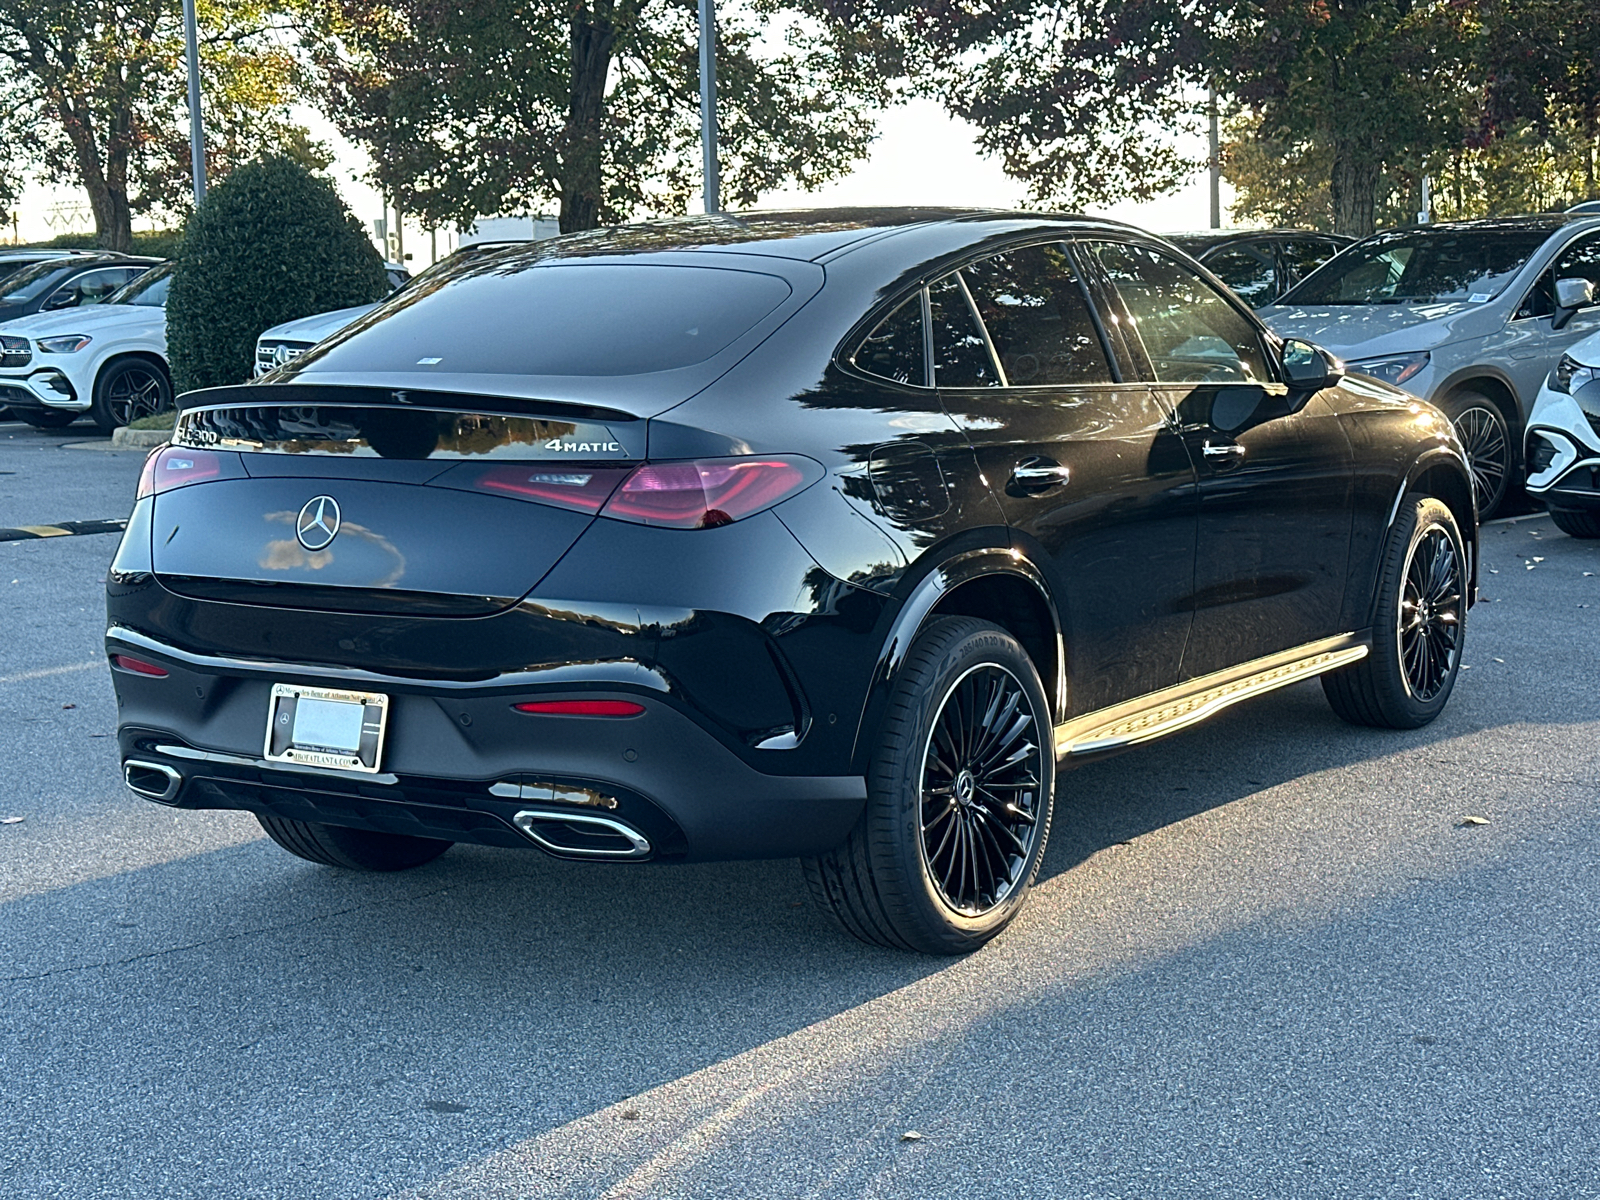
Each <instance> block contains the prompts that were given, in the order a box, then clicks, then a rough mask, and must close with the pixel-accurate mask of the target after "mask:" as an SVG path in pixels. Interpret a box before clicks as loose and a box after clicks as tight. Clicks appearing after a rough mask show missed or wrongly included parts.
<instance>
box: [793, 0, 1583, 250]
mask: <svg viewBox="0 0 1600 1200" xmlns="http://www.w3.org/2000/svg"><path fill="white" fill-rule="evenodd" d="M811 2H812V3H813V4H814V6H815V7H816V9H817V11H818V12H819V13H826V14H829V15H831V16H832V18H833V19H836V20H838V21H840V22H842V23H843V24H844V25H845V26H846V27H848V28H851V29H853V30H857V31H860V32H861V33H862V35H863V36H868V37H873V36H879V35H881V36H883V37H886V38H888V39H889V40H890V41H892V42H893V43H894V44H895V45H896V46H897V47H898V50H899V53H900V54H901V56H902V57H903V58H904V59H905V60H906V61H907V62H908V63H909V64H910V65H911V69H912V73H913V77H914V78H915V79H916V80H917V81H918V82H919V85H920V86H921V87H922V88H924V89H925V90H927V91H928V92H930V93H931V94H933V95H936V96H938V97H939V98H940V99H941V100H942V101H943V102H944V104H945V105H946V107H947V108H948V109H949V110H950V112H952V113H953V114H954V115H956V116H959V117H962V118H965V119H966V120H969V121H971V122H973V123H974V124H975V125H977V126H978V130H979V135H978V140H979V144H980V145H981V146H982V147H983V148H984V149H986V150H989V151H991V152H994V153H998V154H1000V155H1001V156H1002V159H1003V161H1004V162H1005V165H1006V169H1007V171H1008V172H1009V173H1010V174H1012V175H1013V176H1014V177H1016V178H1018V179H1020V180H1022V181H1023V182H1024V183H1025V184H1026V185H1027V187H1028V190H1029V192H1030V194H1031V196H1032V198H1033V199H1034V200H1035V201H1037V202H1039V203H1041V204H1066V205H1074V206H1081V205H1086V204H1097V203H1108V202H1111V201H1114V200H1118V199H1121V198H1124V197H1134V198H1138V199H1144V198H1148V197H1149V196H1151V195H1155V194H1159V193H1161V192H1164V191H1170V190H1172V189H1173V188H1174V187H1176V186H1177V185H1178V184H1179V183H1180V182H1181V181H1182V180H1184V179H1186V178H1188V177H1190V176H1191V175H1192V173H1193V172H1194V171H1195V170H1197V169H1199V167H1200V166H1201V164H1200V163H1198V162H1193V161H1187V160H1185V159H1184V158H1182V157H1181V156H1180V155H1178V154H1177V153H1176V152H1175V151H1174V150H1173V149H1172V144H1171V137H1172V133H1173V132H1174V131H1177V130H1183V129H1193V128H1195V126H1196V124H1197V118H1198V114H1199V111H1200V107H1201V104H1202V102H1203V98H1204V96H1205V93H1206V91H1207V89H1208V88H1215V89H1216V91H1217V92H1218V93H1219V94H1220V95H1221V96H1222V97H1223V98H1224V100H1230V101H1232V102H1233V103H1235V104H1236V105H1238V106H1240V107H1242V108H1244V109H1246V110H1248V111H1249V112H1251V113H1252V114H1253V115H1254V116H1255V117H1256V118H1257V120H1258V122H1259V125H1260V128H1261V130H1262V135H1263V137H1264V138H1265V139H1266V140H1267V141H1268V142H1271V143H1274V144H1282V145H1288V146H1308V147H1309V146H1315V147H1320V148H1321V150H1322V151H1325V152H1326V158H1325V161H1324V166H1325V170H1326V172H1327V174H1326V178H1327V185H1328V189H1329V195H1330V199H1331V204H1332V224H1333V226H1334V227H1335V228H1336V229H1338V230H1340V231H1342V232H1346V233H1352V234H1363V233H1367V232H1370V230H1371V229H1372V227H1373V223H1374V219H1375V215H1376V209H1377V204H1378V190H1379V186H1380V183H1381V181H1382V179H1383V176H1384V174H1385V172H1386V171H1387V172H1390V173H1397V172H1400V171H1402V170H1413V169H1414V168H1415V166H1416V165H1417V164H1418V163H1419V162H1420V161H1421V160H1422V159H1423V158H1425V157H1426V156H1427V155H1428V154H1431V153H1433V152H1434V151H1436V150H1438V149H1439V148H1441V147H1448V146H1453V145H1458V144H1460V142H1461V140H1462V138H1463V136H1464V134H1465V131H1466V130H1467V128H1469V127H1470V125H1471V123H1472V110H1473V106H1474V103H1475V101H1476V100H1477V98H1478V95H1479V93H1476V92H1475V91H1474V82H1473V73H1472V71H1471V70H1470V69H1469V68H1470V66H1471V63H1472V61H1473V56H1474V53H1475V44H1474V42H1473V37H1474V35H1475V28H1474V26H1473V25H1472V24H1471V22H1470V21H1469V19H1468V18H1469V16H1470V12H1469V10H1470V9H1472V7H1473V4H1471V3H1469V2H1468V0H966V2H964V3H960V4H937V5H930V4H927V3H924V2H921V0H811ZM1507 2H1509V0H1507ZM1529 2H1531V0H1529ZM1549 2H1550V3H1551V4H1560V3H1563V2H1567V0H1549ZM1583 2H1584V3H1592V2H1594V0H1583Z"/></svg>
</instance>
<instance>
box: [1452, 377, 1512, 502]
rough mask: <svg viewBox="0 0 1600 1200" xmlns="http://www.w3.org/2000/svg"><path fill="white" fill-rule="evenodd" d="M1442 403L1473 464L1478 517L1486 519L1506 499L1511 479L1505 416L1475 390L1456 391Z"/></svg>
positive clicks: (1473, 487)
mask: <svg viewBox="0 0 1600 1200" xmlns="http://www.w3.org/2000/svg"><path fill="white" fill-rule="evenodd" d="M1444 407H1445V411H1446V412H1447V413H1449V414H1450V421H1451V423H1452V424H1453V425H1455V427H1456V436H1458V437H1459V438H1460V439H1461V445H1462V448H1463V449H1465V450H1466V452H1467V462H1468V463H1469V464H1470V465H1471V467H1472V490H1473V492H1474V493H1476V495H1477V500H1478V520H1479V521H1480V522H1481V521H1487V520H1488V519H1489V518H1490V517H1492V516H1493V515H1494V513H1495V511H1496V510H1497V509H1498V508H1499V507H1500V504H1501V502H1502V501H1503V500H1504V499H1505V496H1506V491H1507V488H1508V486H1509V484H1510V482H1511V466H1512V462H1511V436H1510V434H1509V432H1508V431H1507V429H1506V419H1505V416H1504V414H1502V413H1501V411H1500V409H1499V408H1498V407H1496V405H1495V403H1494V401H1493V400H1490V399H1489V398H1488V397H1487V396H1483V395H1480V394H1478V393H1477V392H1461V393H1458V394H1457V395H1455V396H1453V397H1451V399H1450V400H1449V401H1448V402H1447V403H1446V404H1445V406H1444Z"/></svg>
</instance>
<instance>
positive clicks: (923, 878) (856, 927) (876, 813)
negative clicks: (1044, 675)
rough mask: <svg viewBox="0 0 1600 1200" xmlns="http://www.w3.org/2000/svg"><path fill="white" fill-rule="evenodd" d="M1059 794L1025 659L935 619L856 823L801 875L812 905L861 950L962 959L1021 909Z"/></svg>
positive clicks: (975, 630) (1005, 636)
mask: <svg viewBox="0 0 1600 1200" xmlns="http://www.w3.org/2000/svg"><path fill="white" fill-rule="evenodd" d="M980 739H987V740H980ZM951 760H955V761H951ZM974 767H975V768H976V770H974V769H973V768H974ZM946 780H948V781H949V782H948V783H946V782H944V781H946ZM1030 785H1031V786H1030ZM1054 789H1055V752H1054V737H1053V729H1052V724H1051V719H1050V706H1049V703H1048V701H1047V700H1046V699H1045V693H1044V688H1043V687H1042V686H1041V685H1040V683H1039V675H1038V672H1037V671H1035V670H1034V666H1033V663H1032V661H1031V660H1030V659H1029V658H1028V655H1027V652H1026V651H1024V650H1023V648H1022V647H1021V646H1020V645H1019V644H1018V643H1017V641H1016V639H1015V638H1013V637H1012V636H1011V635H1010V634H1009V633H1007V632H1006V631H1005V630H1004V629H1001V628H1000V627H999V626H998V625H993V624H990V623H989V622H987V621H979V620H976V619H974V618H971V617H943V618H939V619H937V620H935V621H934V622H932V623H931V624H930V625H929V626H928V628H927V629H926V630H925V631H924V632H923V633H922V634H921V635H920V636H919V637H918V638H917V639H916V641H914V642H913V643H912V644H911V649H910V651H909V652H908V654H907V655H906V660H905V665H904V666H903V667H902V669H901V673H900V679H899V680H898V682H896V684H895V685H894V690H893V692H892V693H891V694H890V696H889V701H888V706H887V709H886V712H885V715H884V718H883V722H882V724H881V725H880V727H879V728H878V731H877V735H876V741H875V744H874V748H873V753H872V761H871V766H870V769H869V770H868V773H867V806H866V810H865V811H864V812H863V813H862V816H861V820H860V821H859V822H858V823H857V825H856V827H855V829H854V830H852V831H851V833H850V836H849V837H848V838H847V839H846V840H845V842H844V844H843V845H842V846H840V847H838V848H837V849H836V850H833V851H830V852H829V853H827V854H824V855H821V856H820V857H817V858H812V859H807V860H805V861H804V862H803V864H802V865H803V867H804V870H805V876H806V882H807V884H808V885H809V887H810V889H811V895H812V898H813V899H814V900H815V901H816V903H817V906H818V907H819V908H821V909H822V910H823V912H825V913H827V914H828V915H829V916H830V917H832V918H833V919H834V920H835V921H836V922H838V924H839V925H840V926H841V927H842V928H843V929H844V930H845V931H846V932H848V933H850V934H853V935H854V936H855V937H858V938H860V939H861V940H862V941H864V942H871V943H873V944H876V945H880V946H889V947H897V948H900V949H905V950H917V951H921V952H922V953H925V954H967V953H970V952H971V951H973V950H976V949H978V948H979V947H980V946H982V945H983V944H984V943H985V942H987V941H988V940H989V939H990V938H992V937H994V936H995V934H997V933H999V932H1000V931H1001V930H1002V929H1004V928H1005V927H1006V925H1007V924H1009V923H1010V922H1011V920H1012V919H1013V918H1014V917H1015V916H1016V915H1017V913H1018V912H1019V911H1020V910H1021V908H1022V905H1023V901H1024V900H1025V898H1026V895H1027V891H1028V888H1029V887H1030V886H1031V885H1032V883H1033V880H1034V877H1035V876H1036V875H1037V874H1038V871H1039V862H1040V860H1041V859H1042V858H1043V857H1044V848H1045V843H1046V842H1047V841H1048V840H1049V837H1050V816H1051V809H1052V804H1053V800H1054ZM1006 796H1009V797H1011V800H1010V802H1009V803H1005V802H1004V801H1003V799H1002V798H1003V797H1006Z"/></svg>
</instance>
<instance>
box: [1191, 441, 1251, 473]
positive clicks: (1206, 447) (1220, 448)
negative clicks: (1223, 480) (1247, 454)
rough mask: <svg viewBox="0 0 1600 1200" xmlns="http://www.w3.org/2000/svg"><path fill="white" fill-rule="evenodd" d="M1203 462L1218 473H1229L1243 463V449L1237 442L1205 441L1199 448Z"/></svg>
mask: <svg viewBox="0 0 1600 1200" xmlns="http://www.w3.org/2000/svg"><path fill="white" fill-rule="evenodd" d="M1200 453H1201V454H1203V455H1204V456H1205V460H1206V461H1207V462H1208V463H1210V464H1211V465H1212V466H1213V467H1215V468H1216V469H1217V470H1219V471H1229V470H1232V469H1233V468H1234V467H1237V466H1238V465H1239V464H1240V463H1242V462H1243V461H1244V447H1243V446H1241V445H1239V443H1238V442H1221V443H1218V442H1211V441H1207V442H1205V443H1204V444H1203V445H1202V446H1201V447H1200Z"/></svg>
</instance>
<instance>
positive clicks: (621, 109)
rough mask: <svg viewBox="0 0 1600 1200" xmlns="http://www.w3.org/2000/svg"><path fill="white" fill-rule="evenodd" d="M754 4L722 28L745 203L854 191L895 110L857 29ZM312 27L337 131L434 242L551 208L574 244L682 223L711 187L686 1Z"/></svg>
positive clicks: (508, 3) (726, 128) (365, 8)
mask: <svg viewBox="0 0 1600 1200" xmlns="http://www.w3.org/2000/svg"><path fill="white" fill-rule="evenodd" d="M758 4H759V7H758V9H757V10H756V11H755V12H754V13H750V12H744V11H741V10H730V9H728V8H725V9H724V10H723V13H722V14H721V15H720V16H719V21H718V31H717V32H718V41H717V75H718V91H719V100H720V107H721V114H720V116H721V119H720V122H719V125H720V129H721V138H722V178H723V185H724V189H725V191H726V193H727V195H728V197H729V198H730V199H731V200H732V202H733V203H735V204H748V203H752V202H754V200H755V198H756V197H757V196H758V195H759V194H760V193H761V192H763V191H765V190H768V189H771V188H775V187H778V186H780V185H782V184H784V183H786V182H788V181H790V180H794V181H797V182H799V183H801V184H802V185H804V186H807V187H810V186H815V185H817V184H820V183H822V182H824V181H826V180H828V179H831V178H834V177H837V176H839V175H842V174H844V173H845V172H846V171H848V170H849V167H850V164H851V163H852V162H853V161H854V160H855V159H857V158H859V157H860V156H861V155H862V154H863V153H864V152H865V150H866V147H867V145H868V143H869V141H870V139H871V136H872V132H873V126H872V123H871V120H870V119H869V118H868V117H867V116H865V115H864V113H863V110H864V109H866V108H869V107H870V106H871V105H872V104H875V103H880V102H882V101H884V100H885V99H886V98H887V96H888V87H887V85H886V84H885V83H884V82H883V81H882V79H881V78H880V77H879V76H877V75H875V74H874V69H875V68H876V67H877V66H878V61H877V60H876V59H874V58H871V57H870V56H867V55H865V54H863V53H861V52H860V47H859V46H858V45H857V43H856V41H855V40H854V39H853V38H852V37H851V36H850V35H849V34H848V33H847V32H846V31H843V30H842V29H840V28H839V27H838V26H837V25H833V26H829V27H821V26H816V25H811V26H807V25H804V24H801V23H797V22H794V21H791V20H788V19H787V17H786V13H787V11H788V10H786V9H785V8H784V6H783V0H758ZM317 26H318V29H319V30H320V35H319V36H318V37H317V38H316V39H315V40H314V42H313V49H314V54H315V60H316V62H317V64H318V67H319V71H320V75H321V78H322V80H323V81H324V86H325V88H326V94H327V97H328V102H329V107H330V109H331V112H332V114H333V117H334V119H335V121H336V122H337V124H338V125H339V127H340V129H341V130H342V132H343V133H344V134H345V136H347V137H349V138H351V139H352V140H354V141H356V142H358V143H360V144H361V145H363V146H365V147H366V148H367V149H368V150H369V151H370V152H371V154H372V158H373V161H374V163H375V167H374V171H373V181H374V183H375V184H376V185H377V186H378V187H379V188H381V189H382V190H383V191H384V192H385V193H386V194H388V195H391V196H394V197H395V198H396V200H397V202H398V203H399V204H400V205H401V207H402V208H404V210H405V211H407V212H411V213H416V214H418V215H419V216H420V217H421V218H422V219H423V220H424V221H425V222H427V223H429V224H432V225H442V224H445V223H447V222H455V223H459V224H465V223H467V222H469V221H471V220H472V219H473V218H475V217H477V216H480V215H490V214H495V213H502V212H507V211H516V210H526V209H538V208H543V207H545V206H547V205H555V206H558V207H559V210H560V219H561V228H562V230H563V231H567V232H570V231H573V230H580V229H590V228H594V227H596V226H598V225H600V224H609V223H614V222H617V221H621V220H625V219H627V218H628V217H630V216H632V215H634V214H635V213H638V212H641V211H646V212H682V211H684V208H685V206H686V205H687V203H688V201H689V198H690V197H691V195H693V194H694V193H695V192H696V191H697V190H698V189H699V182H700V167H699V135H700V118H699V93H698V87H699V66H698V57H697V51H696V37H697V32H696V30H697V23H696V13H695V5H694V3H693V0H455V2H453V3H449V4H441V3H438V2H437V0H321V6H320V9H319V18H318V21H317Z"/></svg>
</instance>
